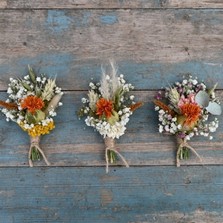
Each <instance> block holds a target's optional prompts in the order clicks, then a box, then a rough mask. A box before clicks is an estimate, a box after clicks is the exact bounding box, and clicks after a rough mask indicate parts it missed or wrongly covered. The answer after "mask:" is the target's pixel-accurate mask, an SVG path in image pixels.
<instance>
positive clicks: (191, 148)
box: [185, 143, 202, 162]
mask: <svg viewBox="0 0 223 223" xmlns="http://www.w3.org/2000/svg"><path fill="white" fill-rule="evenodd" d="M185 145H186V147H187V148H188V149H190V150H191V151H192V152H193V153H194V154H195V155H196V156H197V157H198V158H199V160H200V161H201V162H202V158H201V157H200V155H199V154H198V153H197V152H196V150H195V149H194V148H193V147H192V146H190V145H188V143H185Z"/></svg>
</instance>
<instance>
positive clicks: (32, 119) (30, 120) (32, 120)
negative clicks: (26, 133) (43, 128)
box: [25, 111, 36, 124]
mask: <svg viewBox="0 0 223 223" xmlns="http://www.w3.org/2000/svg"><path fill="white" fill-rule="evenodd" d="M25 119H26V121H27V122H28V123H29V124H35V123H36V119H35V117H34V116H33V114H32V113H30V112H28V111H27V112H26V115H25Z"/></svg>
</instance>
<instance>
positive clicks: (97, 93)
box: [79, 63, 142, 172]
mask: <svg viewBox="0 0 223 223" xmlns="http://www.w3.org/2000/svg"><path fill="white" fill-rule="evenodd" d="M89 87H90V90H89V92H88V95H87V97H86V98H82V103H83V107H82V108H81V109H80V111H79V116H80V117H82V116H85V117H86V118H85V123H86V124H87V125H88V126H92V127H93V128H95V129H96V130H97V131H98V132H99V133H100V134H101V135H102V136H103V138H104V143H105V160H106V172H108V165H109V164H110V163H115V161H116V159H117V156H119V158H120V159H121V160H122V161H123V163H124V164H125V166H126V167H128V166H129V165H128V163H127V161H126V160H125V158H124V157H123V156H122V155H121V153H120V152H119V151H118V150H117V148H116V147H115V139H118V138H119V137H120V136H122V135H123V134H124V133H125V130H126V124H127V123H128V122H129V118H130V116H131V115H132V114H133V111H134V110H135V109H137V108H138V107H140V106H141V105H142V103H140V102H139V103H136V102H135V101H134V95H130V94H129V92H130V91H131V90H133V89H134V87H133V86H132V85H131V84H128V83H126V81H125V79H124V75H122V74H120V75H119V76H118V75H117V67H116V66H115V65H114V64H113V63H111V69H110V71H108V70H105V69H102V77H101V81H100V82H99V83H92V82H91V83H90V84H89Z"/></svg>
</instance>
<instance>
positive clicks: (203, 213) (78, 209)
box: [0, 166, 223, 223]
mask: <svg viewBox="0 0 223 223" xmlns="http://www.w3.org/2000/svg"><path fill="white" fill-rule="evenodd" d="M113 171H114V172H113ZM113 171H112V172H110V174H109V175H106V174H105V173H104V169H103V168H34V169H30V168H1V169H0V178H1V184H0V215H1V219H0V222H1V223H6V222H7V223H15V222H16V223H17V222H18V223H19V222H24V223H34V222H35V223H37V222H38V223H42V222H49V223H51V222H52V223H62V222H63V223H70V222H78V223H81V222H97V223H104V222H108V223H113V222H114V223H116V222H120V223H122V222H123V223H124V222H131V223H133V222H135V223H136V222H137V223H143V222H147V223H150V222H151V223H154V222H157V223H163V222H165V223H170V222H171V223H172V222H181V223H188V222H191V220H192V221H193V222H196V223H200V222H202V223H210V222H212V223H214V222H216V223H217V222H219V223H220V222H221V221H220V220H222V212H223V209H222V207H223V198H222V192H223V190H222V185H223V180H222V179H223V167H222V166H220V167H182V168H181V169H177V168H175V167H155V168H154V167H144V168H139V167H136V168H130V169H124V168H115V169H113ZM12 182H13V183H12ZM171 220H172V221H171ZM202 220H203V221H202Z"/></svg>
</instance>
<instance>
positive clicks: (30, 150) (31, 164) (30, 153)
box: [28, 144, 33, 167]
mask: <svg viewBox="0 0 223 223" xmlns="http://www.w3.org/2000/svg"><path fill="white" fill-rule="evenodd" d="M28 156H29V157H28V160H29V167H33V161H32V159H31V156H32V144H31V145H30V148H29V155H28Z"/></svg>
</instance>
